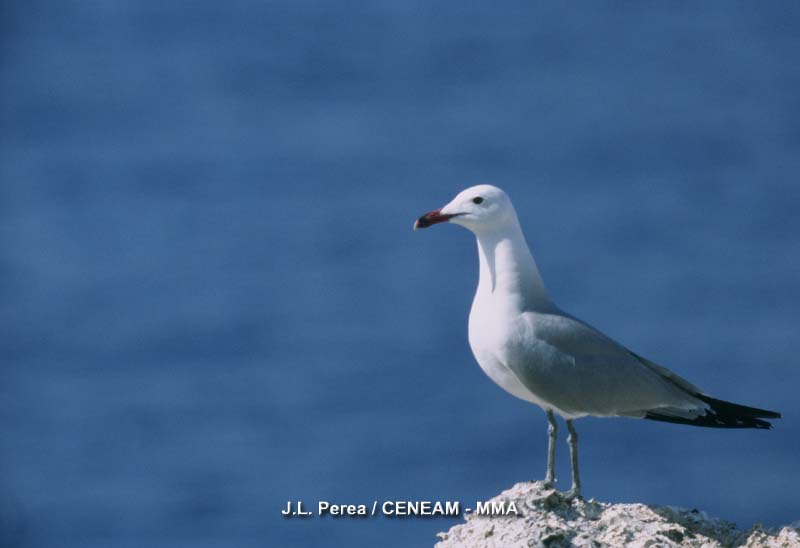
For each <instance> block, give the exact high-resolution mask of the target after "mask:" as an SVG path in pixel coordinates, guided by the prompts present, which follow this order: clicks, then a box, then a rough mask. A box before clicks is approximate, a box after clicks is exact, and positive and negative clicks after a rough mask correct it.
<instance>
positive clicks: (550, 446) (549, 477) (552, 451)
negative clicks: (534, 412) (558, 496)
mask: <svg viewBox="0 0 800 548" xmlns="http://www.w3.org/2000/svg"><path fill="white" fill-rule="evenodd" d="M546 413H547V422H548V423H549V424H548V426H547V437H548V443H547V474H545V476H544V486H545V487H547V488H549V489H552V488H553V487H555V484H556V470H555V469H556V438H557V437H558V424H557V423H556V418H555V416H553V412H552V411H549V410H548V411H546Z"/></svg>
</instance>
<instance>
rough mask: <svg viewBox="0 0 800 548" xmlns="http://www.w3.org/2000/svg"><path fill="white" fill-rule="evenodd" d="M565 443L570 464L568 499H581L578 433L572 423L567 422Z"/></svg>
mask: <svg viewBox="0 0 800 548" xmlns="http://www.w3.org/2000/svg"><path fill="white" fill-rule="evenodd" d="M567 430H569V436H567V443H568V444H569V460H570V462H571V463H572V489H570V490H569V491H567V493H566V495H567V497H568V498H581V477H580V475H579V474H578V433H577V432H576V431H575V427H574V426H573V425H572V421H570V420H568V421H567Z"/></svg>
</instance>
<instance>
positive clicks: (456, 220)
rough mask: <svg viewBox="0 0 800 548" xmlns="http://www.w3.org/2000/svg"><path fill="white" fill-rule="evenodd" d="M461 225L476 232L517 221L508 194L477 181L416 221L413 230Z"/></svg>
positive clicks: (499, 227)
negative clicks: (442, 225)
mask: <svg viewBox="0 0 800 548" xmlns="http://www.w3.org/2000/svg"><path fill="white" fill-rule="evenodd" d="M444 222H449V223H453V224H457V225H461V226H463V227H465V228H467V229H469V230H471V231H472V232H474V233H475V234H480V233H481V232H487V231H491V230H498V229H502V228H503V227H504V226H506V225H508V224H509V223H515V222H517V214H516V212H515V211H514V206H513V205H511V199H510V198H509V197H508V194H506V193H505V192H503V191H502V190H501V189H499V188H497V187H496V186H492V185H476V186H472V187H469V188H468V189H466V190H462V191H461V192H459V193H458V195H457V196H456V197H455V198H453V199H452V200H451V201H450V203H448V204H447V205H446V206H444V207H442V208H440V209H435V210H433V211H429V212H428V213H426V214H425V215H423V216H422V217H420V218H419V219H417V221H416V222H415V223H414V230H416V229H418V228H428V227H429V226H431V225H435V224H438V223H444Z"/></svg>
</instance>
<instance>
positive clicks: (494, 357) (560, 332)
mask: <svg viewBox="0 0 800 548" xmlns="http://www.w3.org/2000/svg"><path fill="white" fill-rule="evenodd" d="M444 222H449V223H453V224H457V225H461V226H463V227H464V228H466V229H468V230H470V231H471V232H472V233H473V234H475V237H476V239H477V241H478V259H479V262H480V277H479V281H478V289H477V291H476V292H475V298H474V300H473V302H472V308H471V310H470V314H469V345H470V348H471V349H472V353H473V355H474V356H475V359H476V360H477V362H478V364H479V365H480V367H481V369H483V371H484V373H486V375H488V376H489V378H490V379H491V380H493V381H494V382H495V383H497V384H498V385H499V386H500V387H501V388H503V389H504V390H506V391H507V392H509V393H511V394H512V395H514V396H516V397H518V398H520V399H522V400H525V401H528V402H530V403H534V404H536V405H538V406H539V407H541V408H542V409H543V410H544V412H545V414H546V415H547V421H548V429H547V432H548V447H547V471H546V474H545V480H544V481H545V485H546V486H547V487H548V488H555V481H556V478H555V470H554V464H555V444H556V441H557V435H558V425H557V423H556V418H555V415H559V416H561V417H562V418H563V419H564V420H565V421H566V426H567V430H568V432H569V435H568V436H567V443H568V445H569V449H570V463H571V468H572V487H571V489H569V491H567V492H566V493H565V496H566V497H567V498H569V499H572V498H580V497H581V480H580V475H579V473H578V434H577V432H576V431H575V426H574V425H573V421H574V420H575V419H578V418H581V417H586V416H593V417H633V418H639V419H650V420H654V421H664V422H671V423H678V424H688V425H691V426H705V427H711V428H764V429H768V428H772V425H771V424H770V423H769V422H767V421H765V420H763V419H765V418H766V419H778V418H780V417H781V415H780V413H776V412H774V411H767V410H764V409H756V408H754V407H747V406H744V405H739V404H736V403H731V402H727V401H723V400H718V399H716V398H712V397H711V396H709V395H707V394H706V393H705V392H703V391H702V390H700V389H699V388H697V387H696V386H695V385H693V384H691V383H690V382H689V381H687V380H685V379H683V378H682V377H680V376H678V375H676V374H675V373H673V372H672V371H670V370H669V369H667V368H665V367H662V366H660V365H658V364H656V363H654V362H651V361H650V360H648V359H646V358H643V357H642V356H639V355H638V354H635V353H634V352H631V351H630V350H628V349H627V348H625V347H624V346H622V345H621V344H619V343H617V342H616V341H614V340H612V339H611V338H609V337H607V336H606V335H604V334H603V333H601V332H600V331H598V330H597V329H595V328H593V327H592V326H590V325H589V324H587V323H585V322H583V321H581V320H579V319H578V318H576V317H574V316H572V315H570V314H568V313H566V312H564V311H563V310H561V309H560V308H559V307H558V306H557V305H556V304H555V303H554V302H553V301H552V300H551V299H550V297H549V295H548V294H547V290H546V289H545V286H544V282H543V281H542V277H541V275H540V274H539V269H538V268H537V267H536V262H535V261H534V260H533V255H532V254H531V251H530V249H529V248H528V244H527V242H526V241H525V236H524V235H523V234H522V229H521V227H520V224H519V219H518V218H517V213H516V211H515V210H514V206H513V205H512V204H511V199H510V198H509V197H508V195H507V194H506V193H505V192H503V191H502V190H501V189H499V188H497V187H496V186H492V185H478V186H473V187H470V188H468V189H466V190H464V191H462V192H461V193H459V194H458V195H457V196H456V197H455V198H454V199H453V200H452V201H451V202H450V203H448V204H447V205H446V206H444V207H442V208H440V209H437V210H434V211H430V212H428V213H426V214H424V215H423V216H422V217H420V218H419V219H417V221H416V222H415V223H414V230H416V229H418V228H427V227H429V226H432V225H435V224H438V223H444Z"/></svg>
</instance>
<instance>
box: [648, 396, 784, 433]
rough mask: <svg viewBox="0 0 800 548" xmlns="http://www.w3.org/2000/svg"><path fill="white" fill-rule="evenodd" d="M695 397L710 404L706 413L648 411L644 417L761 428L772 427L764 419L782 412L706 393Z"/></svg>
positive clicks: (684, 422)
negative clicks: (675, 414) (688, 414)
mask: <svg viewBox="0 0 800 548" xmlns="http://www.w3.org/2000/svg"><path fill="white" fill-rule="evenodd" d="M695 397H696V398H697V399H699V400H701V401H703V402H704V403H706V404H708V407H709V410H708V412H707V413H706V414H705V415H702V416H699V417H694V418H682V417H673V416H671V415H665V414H663V413H659V412H658V411H648V412H647V414H646V415H645V417H644V418H646V419H650V420H654V421H662V422H672V423H676V424H688V425H691V426H703V427H706V428H758V429H761V430H770V429H772V424H771V423H769V422H767V421H765V420H762V419H779V418H781V414H780V413H778V412H776V411H768V410H766V409H758V408H756V407H748V406H746V405H739V404H738V403H732V402H729V401H724V400H718V399H716V398H712V397H710V396H706V395H705V394H696V395H695Z"/></svg>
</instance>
